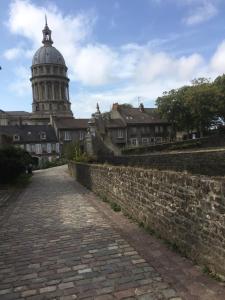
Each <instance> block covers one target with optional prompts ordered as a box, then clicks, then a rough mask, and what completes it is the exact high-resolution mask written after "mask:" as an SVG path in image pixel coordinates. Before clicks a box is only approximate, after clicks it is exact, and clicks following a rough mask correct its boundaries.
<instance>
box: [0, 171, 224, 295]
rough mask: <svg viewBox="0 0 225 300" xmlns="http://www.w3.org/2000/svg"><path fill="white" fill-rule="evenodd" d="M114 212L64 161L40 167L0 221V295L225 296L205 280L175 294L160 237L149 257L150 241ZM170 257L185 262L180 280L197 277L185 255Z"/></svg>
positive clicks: (175, 260) (221, 289) (183, 283)
mask: <svg viewBox="0 0 225 300" xmlns="http://www.w3.org/2000/svg"><path fill="white" fill-rule="evenodd" d="M103 210H104V212H103ZM8 213H9V212H7V214H8ZM113 218H118V214H115V213H114V212H113V211H112V210H110V209H109V210H107V208H105V206H104V204H103V203H102V202H100V201H98V200H97V198H96V197H95V196H94V195H93V194H92V193H90V192H89V191H87V190H86V189H85V188H83V187H81V186H80V185H79V184H78V183H76V182H75V181H74V179H73V178H70V177H69V175H68V174H67V173H66V168H65V166H62V167H57V168H52V169H47V170H41V171H38V172H36V173H35V175H34V176H33V178H32V183H31V184H30V185H29V186H28V187H27V189H26V190H25V191H24V193H22V194H21V195H20V196H19V198H18V200H17V202H16V203H15V207H13V209H12V210H11V211H10V216H9V217H8V218H5V222H4V223H2V226H1V227H0V241H1V243H0V300H20V299H21V300H22V299H26V300H46V299H57V300H58V299H60V300H70V299H71V300H73V299H77V300H79V299H82V300H116V299H117V300H119V299H126V300H134V299H136V300H137V299H139V300H166V299H169V300H184V299H187V300H188V299H191V300H196V299H198V300H217V299H218V300H221V299H223V298H221V297H223V295H224V293H223V291H224V286H219V284H218V285H216V286H215V285H214V293H212V292H211V289H210V287H209V286H208V287H207V284H206V283H204V285H203V284H202V285H201V284H199V288H197V287H196V285H194V284H193V282H190V281H189V282H187V283H186V285H187V288H186V290H187V292H186V293H184V288H183V290H182V292H183V293H180V294H179V293H177V292H176V290H177V289H176V288H175V287H174V286H175V285H176V287H177V286H178V285H177V284H176V282H170V280H169V279H170V276H168V272H169V270H170V269H169V268H166V267H164V268H161V265H160V263H162V262H165V265H166V262H167V260H168V255H167V256H166V255H165V256H163V258H162V250H161V247H162V246H161V245H160V243H158V242H154V243H152V244H151V246H150V247H149V248H148V251H149V252H151V257H150V258H148V259H146V258H145V257H144V256H143V254H142V250H143V248H142V247H144V246H143V245H145V240H144V241H141V240H140V242H139V239H138V246H137V245H135V244H134V242H133V231H132V230H130V232H129V234H127V233H125V234H124V233H123V231H122V230H119V229H118V228H119V227H118V226H119V224H120V223H117V222H115V221H113V220H112V219H113ZM119 218H123V220H122V223H121V224H123V223H124V222H128V221H126V219H125V218H124V217H123V216H122V215H121V214H120V216H119ZM121 226H122V227H123V225H121ZM126 226H127V225H126ZM132 226H136V225H134V224H133V225H132ZM135 230H136V229H135ZM138 238H139V235H138ZM139 244H140V245H139ZM150 262H151V263H150ZM173 262H174V263H175V264H176V263H177V266H178V265H179V264H180V266H182V267H180V268H181V269H179V268H178V267H177V269H176V272H175V273H176V274H178V275H179V276H180V278H182V280H183V281H181V279H179V276H177V280H180V286H185V278H186V277H185V276H186V275H185V274H186V273H187V272H189V274H192V275H191V276H197V275H196V274H198V273H196V272H194V270H193V269H191V271H190V266H189V267H186V268H184V267H183V264H184V262H183V259H182V260H181V259H180V260H179V257H177V258H174V257H173ZM181 264H182V265H181ZM169 267H170V268H171V265H170V266H169ZM186 271H187V272H186ZM159 274H164V275H163V276H164V278H162V276H161V275H159ZM182 274H183V275H182ZM166 278H168V279H166ZM198 283H199V282H197V286H198ZM188 286H189V287H191V288H192V290H194V291H195V293H196V295H194V296H193V295H191V294H190V291H189V289H188ZM211 286H213V285H212V284H211ZM215 290H216V291H215ZM200 293H202V295H205V299H204V298H201V297H200V296H199V295H200ZM191 296H193V298H191ZM210 296H211V297H212V298H210ZM216 297H217V298H216Z"/></svg>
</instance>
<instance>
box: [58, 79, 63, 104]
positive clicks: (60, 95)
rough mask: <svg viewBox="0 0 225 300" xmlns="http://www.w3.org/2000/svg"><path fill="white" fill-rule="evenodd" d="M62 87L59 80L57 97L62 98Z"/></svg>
mask: <svg viewBox="0 0 225 300" xmlns="http://www.w3.org/2000/svg"><path fill="white" fill-rule="evenodd" d="M62 87H63V83H61V82H59V99H60V100H62V96H63V95H62Z"/></svg>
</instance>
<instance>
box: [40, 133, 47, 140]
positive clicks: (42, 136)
mask: <svg viewBox="0 0 225 300" xmlns="http://www.w3.org/2000/svg"><path fill="white" fill-rule="evenodd" d="M40 138H41V140H46V132H44V131H42V132H41V134H40Z"/></svg>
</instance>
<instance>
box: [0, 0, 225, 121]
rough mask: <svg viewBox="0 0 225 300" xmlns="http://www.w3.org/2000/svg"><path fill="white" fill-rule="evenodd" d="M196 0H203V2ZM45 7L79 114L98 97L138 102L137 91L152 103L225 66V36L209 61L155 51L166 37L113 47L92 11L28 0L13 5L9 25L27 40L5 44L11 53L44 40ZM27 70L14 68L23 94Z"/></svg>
mask: <svg viewBox="0 0 225 300" xmlns="http://www.w3.org/2000/svg"><path fill="white" fill-rule="evenodd" d="M185 1H188V3H193V2H194V0H185ZM196 1H197V2H198V4H199V5H200V4H202V3H204V2H205V1H203V0H202V1H200V0H196ZM207 2H208V1H207ZM46 12H47V15H48V23H49V27H50V28H51V29H52V31H53V34H52V36H53V40H54V42H55V44H54V45H55V46H56V47H57V48H58V49H59V50H60V51H61V52H62V54H63V55H64V57H65V60H66V63H67V65H68V68H69V73H70V74H69V76H70V79H71V80H72V84H73V83H74V82H75V84H76V88H77V89H76V91H77V93H74V92H72V93H71V94H72V97H71V101H72V107H73V109H74V112H75V116H76V117H78V116H86V117H88V116H90V114H91V113H92V112H93V111H95V106H96V102H97V101H99V102H100V104H101V107H102V110H103V111H104V110H108V109H109V107H110V105H112V103H113V102H115V101H119V102H130V103H133V104H135V105H136V104H137V97H138V96H141V97H142V98H143V101H144V102H145V103H146V104H148V105H150V104H151V105H153V104H154V99H156V98H157V97H158V96H160V95H161V93H162V92H163V91H165V90H170V89H172V88H177V87H179V86H182V85H184V84H188V83H189V82H190V80H191V79H193V78H196V77H200V76H209V77H215V76H217V75H219V74H220V73H223V72H225V41H224V42H223V43H222V44H221V45H220V46H219V47H218V49H217V50H216V51H215V54H214V55H213V57H212V59H211V60H210V62H206V61H204V59H203V57H202V56H201V55H200V54H198V53H193V54H191V55H188V56H172V55H171V54H169V53H167V52H166V51H157V50H156V49H157V48H155V47H154V45H155V44H157V45H158V44H160V43H164V42H165V41H166V40H165V41H164V40H157V41H149V42H148V43H146V44H145V45H139V44H134V43H133V44H132V43H130V44H125V45H121V46H120V47H117V48H112V47H109V46H107V45H103V44H99V43H96V42H94V41H93V40H92V39H91V38H92V36H91V32H92V30H93V27H94V23H95V20H97V17H96V15H95V14H93V12H92V13H80V14H79V15H72V14H71V15H68V16H67V15H62V13H61V12H60V11H59V10H58V8H57V7H56V6H48V7H47V8H44V7H41V6H38V5H35V4H33V3H32V2H31V1H29V0H25V1H22V0H15V1H13V2H12V4H11V6H10V18H9V22H8V28H9V30H10V31H11V32H12V33H13V34H17V35H21V36H22V37H24V38H25V40H26V43H25V42H24V43H23V44H22V46H21V45H19V46H18V47H14V48H12V49H7V50H6V51H5V53H4V55H5V57H6V58H7V59H18V58H19V57H20V56H24V55H25V56H26V57H28V56H29V55H31V53H33V54H34V52H35V50H36V49H37V48H38V47H40V46H41V40H42V28H43V25H44V24H43V23H44V14H45V13H46ZM24 16H27V17H26V18H25V17H24ZM93 16H94V17H93ZM93 19H94V21H93ZM171 38H176V37H174V36H173V37H171ZM27 41H28V43H27ZM25 45H26V47H25ZM152 45H153V46H152ZM30 61H31V59H30ZM29 72H30V70H29V69H26V70H25V69H24V68H17V70H16V75H17V80H16V81H14V82H13V83H12V84H11V86H10V88H11V89H13V91H14V92H16V93H17V94H19V95H25V94H28V93H30V94H31V87H30V82H29V76H30V74H29ZM72 84H71V85H72Z"/></svg>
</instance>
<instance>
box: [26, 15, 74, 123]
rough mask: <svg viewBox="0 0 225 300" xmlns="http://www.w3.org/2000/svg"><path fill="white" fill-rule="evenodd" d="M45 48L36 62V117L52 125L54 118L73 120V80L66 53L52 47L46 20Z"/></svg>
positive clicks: (34, 110) (34, 63)
mask: <svg viewBox="0 0 225 300" xmlns="http://www.w3.org/2000/svg"><path fill="white" fill-rule="evenodd" d="M42 32H43V40H42V43H43V46H42V47H41V48H39V49H38V50H37V51H36V53H35V54H34V57H33V60H32V66H31V71H32V77H31V82H32V90H33V104H32V110H33V116H32V117H33V118H34V119H39V120H40V122H39V123H48V122H49V118H50V115H55V116H60V117H72V116H73V114H72V112H71V109H70V105H71V104H70V101H69V78H68V77H67V67H66V64H65V60H64V58H63V56H62V54H61V53H60V52H59V51H58V50H57V49H56V48H55V47H53V46H52V44H53V40H52V37H51V30H50V29H49V27H48V24H47V18H46V19H45V27H44V29H43V30H42Z"/></svg>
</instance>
